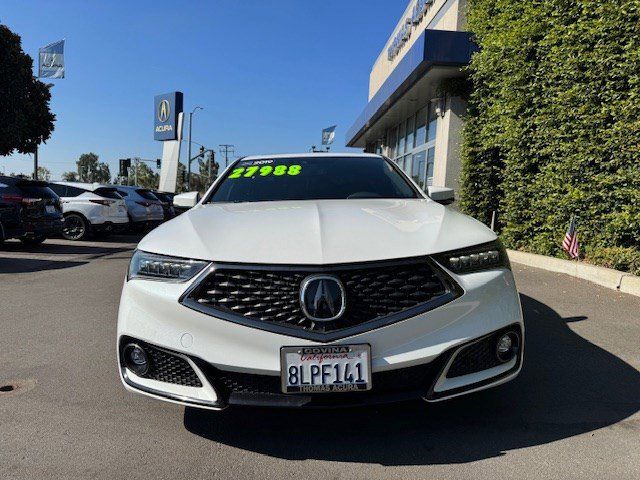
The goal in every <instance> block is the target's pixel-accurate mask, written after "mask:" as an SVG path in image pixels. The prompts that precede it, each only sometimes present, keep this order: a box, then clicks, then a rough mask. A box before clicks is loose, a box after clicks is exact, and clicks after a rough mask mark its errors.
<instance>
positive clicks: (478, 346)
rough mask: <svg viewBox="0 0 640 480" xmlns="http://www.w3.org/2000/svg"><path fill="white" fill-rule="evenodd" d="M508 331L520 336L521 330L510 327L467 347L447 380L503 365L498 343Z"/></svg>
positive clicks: (457, 359)
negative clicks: (499, 356) (499, 358)
mask: <svg viewBox="0 0 640 480" xmlns="http://www.w3.org/2000/svg"><path fill="white" fill-rule="evenodd" d="M507 331H513V332H515V333H517V334H518V336H520V330H519V329H514V328H513V327H510V328H508V329H503V330H500V331H498V332H495V333H493V334H491V335H490V336H488V337H486V338H484V339H482V340H480V341H479V342H476V343H472V344H471V345H469V346H468V347H465V348H464V349H463V350H462V351H461V352H460V353H459V354H458V356H457V357H456V358H455V360H454V361H453V363H452V364H451V367H449V371H447V378H454V377H461V376H462V375H469V374H470V373H476V372H481V371H482V370H488V369H489V368H493V367H497V366H498V365H502V362H501V361H500V360H498V357H497V356H496V342H497V341H498V338H499V337H500V336H502V335H503V334H504V333H505V332H507Z"/></svg>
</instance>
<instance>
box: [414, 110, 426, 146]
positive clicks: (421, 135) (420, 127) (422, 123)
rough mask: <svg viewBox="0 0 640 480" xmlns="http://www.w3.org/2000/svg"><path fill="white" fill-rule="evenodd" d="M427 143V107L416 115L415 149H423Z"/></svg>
mask: <svg viewBox="0 0 640 480" xmlns="http://www.w3.org/2000/svg"><path fill="white" fill-rule="evenodd" d="M426 141H427V107H424V108H421V109H420V110H419V111H418V113H417V114H416V140H415V147H416V148H418V147H421V146H422V145H424V143H425V142H426Z"/></svg>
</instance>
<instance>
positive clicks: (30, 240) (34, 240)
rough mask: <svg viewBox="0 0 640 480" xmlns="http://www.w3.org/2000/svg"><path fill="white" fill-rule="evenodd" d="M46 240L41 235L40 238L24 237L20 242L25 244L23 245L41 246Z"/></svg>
mask: <svg viewBox="0 0 640 480" xmlns="http://www.w3.org/2000/svg"><path fill="white" fill-rule="evenodd" d="M46 239H47V237H45V236H42V235H40V236H38V237H22V238H21V239H20V241H21V242H22V243H23V245H30V246H34V245H40V244H41V243H42V242H44V241H45V240H46Z"/></svg>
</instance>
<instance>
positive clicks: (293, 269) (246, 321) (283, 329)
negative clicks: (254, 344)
mask: <svg viewBox="0 0 640 480" xmlns="http://www.w3.org/2000/svg"><path fill="white" fill-rule="evenodd" d="M407 265H409V266H410V265H421V266H422V265H427V266H428V267H429V268H430V269H431V272H432V273H433V275H434V276H436V277H437V278H438V280H439V281H440V282H441V283H442V287H443V293H442V294H440V295H438V296H436V297H435V298H432V299H430V300H428V301H426V302H424V303H420V304H418V305H415V306H411V307H409V308H405V309H403V310H401V311H397V312H393V313H390V314H387V315H384V316H381V317H378V318H372V319H370V320H365V321H362V322H360V323H358V324H356V325H351V326H347V327H345V328H339V329H335V330H332V331H314V330H311V329H305V328H301V327H297V326H292V325H285V324H282V323H273V322H269V321H262V320H260V319H258V318H252V317H247V316H245V315H242V314H237V313H233V312H232V311H224V310H220V309H218V308H215V307H214V306H210V305H205V304H202V303H200V302H199V301H198V300H197V299H196V298H194V297H195V296H196V295H197V294H198V290H199V288H200V287H203V286H204V285H205V283H206V281H207V280H208V278H209V276H210V275H212V274H215V273H216V272H218V271H221V270H244V271H248V272H256V271H264V272H288V273H291V274H292V275H296V274H298V275H300V276H301V277H302V278H304V277H306V275H309V274H315V273H331V274H334V275H338V276H339V274H340V272H345V271H349V270H351V271H355V270H362V269H369V268H370V269H375V268H384V267H401V266H407ZM296 293H297V292H296ZM462 293H463V291H462V289H461V288H460V286H459V285H458V284H457V283H456V282H455V281H454V280H453V279H452V278H451V277H450V276H449V275H447V274H446V273H445V272H444V270H443V269H442V268H441V267H439V266H438V265H437V264H436V262H434V261H433V260H432V259H431V258H430V257H412V258H404V259H394V260H384V261H372V262H358V263H346V264H336V265H264V264H243V263H224V262H213V263H212V264H211V266H210V267H209V268H206V269H205V270H204V271H203V272H201V274H200V275H198V277H197V278H196V280H195V281H194V282H193V284H192V285H191V286H190V287H189V289H187V291H186V292H185V293H184V294H183V295H182V296H181V297H180V299H179V302H180V303H181V304H182V305H184V306H185V307H188V308H190V309H192V310H196V311H198V312H200V313H203V314H205V315H209V316H212V317H215V318H220V319H222V320H226V321H230V322H233V323H237V324H240V325H244V326H247V327H251V328H257V329H261V330H266V331H270V332H274V333H278V334H281V335H287V336H290V337H296V338H303V339H308V340H313V341H318V342H331V341H334V340H338V339H341V338H346V337H349V336H353V335H357V334H359V333H362V332H365V331H370V330H374V329H377V328H381V327H384V326H387V325H390V324H393V323H396V322H399V321H402V320H405V319H408V318H411V317H415V316H417V315H420V314H422V313H425V312H428V311H430V310H433V309H435V308H438V307H440V306H442V305H444V304H446V303H449V302H451V301H452V300H454V299H456V298H458V297H459V296H461V295H462Z"/></svg>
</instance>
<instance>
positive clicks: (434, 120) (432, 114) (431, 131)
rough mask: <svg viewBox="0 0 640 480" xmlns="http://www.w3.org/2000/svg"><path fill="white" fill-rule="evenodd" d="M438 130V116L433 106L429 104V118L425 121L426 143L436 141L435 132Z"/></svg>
mask: <svg viewBox="0 0 640 480" xmlns="http://www.w3.org/2000/svg"><path fill="white" fill-rule="evenodd" d="M437 129H438V114H437V113H436V109H435V106H434V105H433V103H432V104H431V108H430V109H429V118H428V119H427V143H429V142H435V141H436V131H437Z"/></svg>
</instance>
